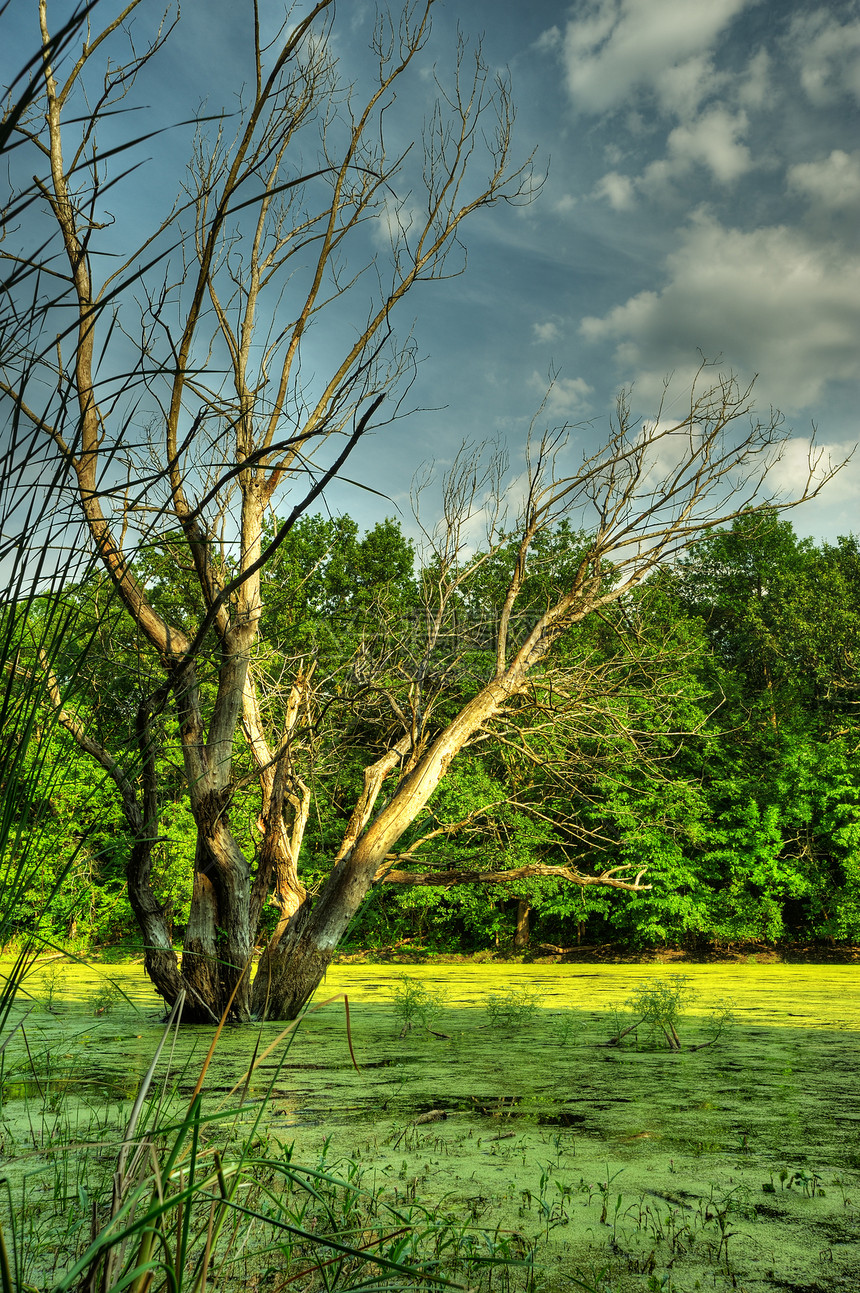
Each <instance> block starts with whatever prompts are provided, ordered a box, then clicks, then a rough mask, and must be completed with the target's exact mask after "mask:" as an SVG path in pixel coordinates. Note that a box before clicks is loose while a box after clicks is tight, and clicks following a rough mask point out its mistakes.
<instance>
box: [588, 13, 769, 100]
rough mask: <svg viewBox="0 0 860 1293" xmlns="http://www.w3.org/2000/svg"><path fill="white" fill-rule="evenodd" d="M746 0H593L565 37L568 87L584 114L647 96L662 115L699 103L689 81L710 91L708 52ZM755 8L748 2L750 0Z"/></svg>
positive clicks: (711, 78) (710, 77)
mask: <svg viewBox="0 0 860 1293" xmlns="http://www.w3.org/2000/svg"><path fill="white" fill-rule="evenodd" d="M750 2H751V0H592V2H591V4H590V5H589V6H588V8H587V9H586V11H585V13H584V15H583V16H582V17H576V18H573V19H571V20H570V21H569V22H568V24H567V27H566V29H565V32H564V46H563V59H564V65H565V73H566V78H567V87H568V90H569V92H570V95H571V98H572V99H573V101H574V103H575V104H576V106H577V107H579V108H581V109H583V110H584V111H587V112H595V113H599V112H605V111H607V110H609V109H612V108H617V107H619V106H620V105H621V104H624V103H626V102H627V101H628V100H629V99H630V98H631V97H633V95H634V93H635V92H636V91H640V90H643V89H644V90H650V91H652V92H653V93H655V94H656V95H657V98H658V100H659V102H660V103H661V104H662V105H663V106H664V107H665V108H667V109H669V110H672V111H676V112H677V111H678V110H679V108H682V107H683V106H684V105H685V104H687V105H688V106H689V105H692V107H693V108H695V107H696V106H697V105H698V102H699V101H700V98H701V96H700V95H699V94H698V90H697V86H696V84H695V76H696V73H697V72H698V75H699V78H700V79H701V78H704V79H705V82H706V84H705V86H704V87H703V88H704V90H705V91H709V90H710V88H711V82H712V80H713V78H714V75H715V74H714V72H713V70H712V68H711V67H710V63H709V60H708V59H707V53H708V51H709V50H710V48H711V46H712V44H713V42H714V40H715V38H716V37H717V36H718V35H719V33H720V32H721V31H722V30H723V28H724V27H726V26H727V24H728V23H729V22H730V21H731V19H732V18H733V17H734V16H735V15H736V14H738V13H739V12H740V11H741V10H742V9H743V8H745V7H746V6H747V5H748V4H749V3H750ZM753 2H754V0H753Z"/></svg>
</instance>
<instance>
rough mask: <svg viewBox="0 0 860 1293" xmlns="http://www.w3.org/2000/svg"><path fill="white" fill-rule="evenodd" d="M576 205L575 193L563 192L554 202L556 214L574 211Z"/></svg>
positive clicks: (553, 206) (553, 207)
mask: <svg viewBox="0 0 860 1293" xmlns="http://www.w3.org/2000/svg"><path fill="white" fill-rule="evenodd" d="M575 206H576V198H575V197H574V196H573V194H572V193H562V195H561V197H560V198H556V200H555V201H554V202H553V204H552V209H553V211H554V212H555V213H556V215H567V213H568V211H572V210H573V208H574V207H575Z"/></svg>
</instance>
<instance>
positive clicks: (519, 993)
mask: <svg viewBox="0 0 860 1293" xmlns="http://www.w3.org/2000/svg"><path fill="white" fill-rule="evenodd" d="M542 1000H543V998H542V997H541V994H540V992H539V991H538V989H537V988H535V987H533V985H532V984H530V983H523V984H522V985H521V986H520V987H518V988H509V989H508V991H507V992H503V993H493V994H492V995H491V996H489V997H487V1004H486V1007H485V1008H486V1011H487V1018H488V1020H489V1021H490V1027H491V1028H521V1027H522V1026H523V1024H527V1023H529V1022H530V1021H531V1020H532V1019H534V1017H535V1015H536V1014H537V1012H538V1010H539V1009H540V1006H541V1002H542Z"/></svg>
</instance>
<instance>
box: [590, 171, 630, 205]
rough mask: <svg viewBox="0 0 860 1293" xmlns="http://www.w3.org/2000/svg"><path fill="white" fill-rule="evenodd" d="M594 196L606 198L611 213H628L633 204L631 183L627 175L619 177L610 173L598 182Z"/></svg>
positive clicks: (615, 172)
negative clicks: (611, 210)
mask: <svg viewBox="0 0 860 1293" xmlns="http://www.w3.org/2000/svg"><path fill="white" fill-rule="evenodd" d="M594 196H595V197H597V198H606V200H607V202H608V203H609V205H610V206H611V207H612V209H613V211H629V210H630V208H631V207H632V206H633V204H634V196H633V181H632V180H631V179H630V177H629V175H619V173H618V171H610V172H609V173H608V175H604V176H603V178H602V179H601V180H598V182H597V184H596V185H595V187H594Z"/></svg>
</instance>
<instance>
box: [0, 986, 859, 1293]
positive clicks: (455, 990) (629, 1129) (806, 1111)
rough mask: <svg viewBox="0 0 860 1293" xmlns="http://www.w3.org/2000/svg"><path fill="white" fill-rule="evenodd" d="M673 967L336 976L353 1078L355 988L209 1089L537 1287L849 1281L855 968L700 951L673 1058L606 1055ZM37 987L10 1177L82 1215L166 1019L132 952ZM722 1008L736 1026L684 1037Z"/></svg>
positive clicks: (855, 1176) (829, 1284) (180, 1055)
mask: <svg viewBox="0 0 860 1293" xmlns="http://www.w3.org/2000/svg"><path fill="white" fill-rule="evenodd" d="M672 972H673V971H672V970H667V969H666V968H664V967H661V966H656V965H650V964H649V965H642V966H630V965H614V966H613V965H610V966H592V965H564V966H559V965H552V966H520V965H516V966H508V965H501V966H500V965H488V964H466V965H440V966H422V967H408V969H404V967H400V966H397V967H393V966H355V965H344V966H336V967H333V968H332V969H331V971H330V972H329V975H328V978H327V980H326V983H325V985H324V987H323V989H322V990H321V992H320V993H319V994H318V997H317V1000H318V1001H320V1002H324V1001H326V999H327V998H330V997H335V996H336V994H338V993H341V994H342V993H344V992H345V993H347V994H348V997H349V1004H350V1017H351V1037H352V1045H353V1050H354V1053H355V1059H356V1061H357V1064H358V1066H359V1070H360V1071H359V1072H356V1071H355V1069H354V1068H353V1066H352V1063H351V1059H350V1053H349V1046H348V1041H347V1032H346V1027H345V1012H344V1006H343V1000H342V998H341V999H340V1000H333V1001H329V1002H328V1004H325V1005H322V1006H321V1007H320V1008H319V1009H318V1010H316V1011H315V1012H313V1013H311V1014H310V1015H309V1017H308V1018H307V1019H306V1020H305V1022H304V1023H303V1024H302V1026H301V1028H300V1029H299V1030H298V1033H297V1034H296V1035H295V1036H294V1037H293V1038H292V1040H291V1041H290V1042H289V1045H288V1046H287V1048H286V1049H285V1046H286V1043H284V1044H281V1045H280V1046H278V1047H276V1048H275V1049H274V1050H273V1051H272V1053H271V1054H269V1055H268V1056H266V1057H265V1058H264V1059H263V1060H262V1062H261V1063H260V1064H259V1066H258V1067H257V1069H256V1070H255V1072H254V1074H253V1076H252V1078H251V1079H250V1082H249V1083H248V1085H247V1087H245V1084H244V1082H243V1075H244V1074H245V1072H246V1070H247V1068H248V1065H249V1063H250V1062H251V1058H252V1052H253V1051H254V1048H255V1045H256V1044H257V1039H258V1037H259V1038H260V1045H259V1052H260V1053H263V1052H264V1051H265V1050H266V1048H267V1047H268V1046H269V1045H270V1044H271V1043H272V1042H273V1041H274V1040H275V1039H276V1038H277V1037H278V1035H279V1033H280V1032H281V1027H280V1026H279V1025H277V1024H266V1025H264V1026H263V1027H262V1028H259V1027H257V1028H255V1027H249V1028H245V1029H240V1028H234V1029H230V1030H226V1031H225V1033H224V1034H223V1035H222V1038H221V1040H220V1042H219V1045H218V1049H217V1051H216V1053H215V1057H214V1059H213V1062H212V1065H211V1067H210V1069H209V1072H208V1074H207V1079H206V1086H205V1091H206V1092H207V1100H208V1101H209V1104H210V1107H214V1106H215V1105H217V1103H218V1101H219V1100H221V1099H225V1100H227V1101H228V1104H229V1105H231V1106H232V1105H235V1104H236V1103H237V1102H238V1100H239V1097H238V1096H233V1097H232V1098H230V1097H229V1093H230V1092H231V1091H232V1089H233V1088H234V1086H235V1085H236V1084H237V1083H239V1084H240V1089H241V1090H242V1092H243V1094H244V1097H245V1106H244V1108H245V1109H246V1111H247V1112H246V1114H245V1116H246V1117H247V1118H250V1117H256V1116H257V1115H258V1114H260V1111H261V1108H262V1118H261V1120H260V1123H259V1134H260V1136H261V1137H262V1138H263V1140H268V1142H269V1143H270V1144H271V1143H272V1142H273V1141H277V1142H281V1143H294V1145H295V1150H294V1157H295V1159H296V1160H298V1161H302V1162H305V1163H310V1164H315V1163H317V1162H318V1161H319V1160H320V1157H321V1155H325V1159H326V1162H327V1163H328V1164H329V1166H330V1167H331V1166H334V1167H339V1170H340V1171H341V1172H346V1170H347V1164H348V1162H349V1161H354V1162H358V1163H359V1164H360V1165H361V1166H362V1168H364V1169H365V1171H366V1175H365V1178H364V1179H365V1182H366V1184H367V1185H368V1186H370V1187H372V1188H374V1189H375V1190H377V1191H382V1192H383V1194H384V1197H387V1198H390V1199H392V1200H397V1201H398V1202H408V1201H409V1200H412V1199H414V1200H417V1201H419V1202H421V1203H423V1204H424V1205H425V1206H430V1207H432V1208H433V1209H435V1210H436V1211H437V1212H440V1213H445V1214H450V1215H451V1216H452V1218H459V1219H461V1220H462V1221H464V1222H466V1221H469V1222H472V1223H474V1225H475V1226H477V1227H479V1228H484V1229H485V1230H486V1232H487V1234H488V1235H489V1236H491V1237H492V1236H496V1237H497V1236H498V1235H499V1234H506V1235H507V1236H508V1237H509V1238H510V1241H511V1246H512V1251H514V1252H517V1251H519V1252H525V1251H533V1252H534V1255H535V1262H536V1282H537V1287H538V1288H541V1287H545V1288H553V1289H554V1288H559V1289H560V1288H566V1289H575V1288H577V1287H580V1285H577V1284H576V1282H575V1280H576V1279H579V1280H581V1281H583V1285H584V1286H586V1287H589V1288H592V1289H595V1290H600V1293H610V1291H611V1293H627V1290H646V1291H647V1293H652V1291H655V1293H656V1291H657V1290H674V1291H675V1293H692V1291H693V1290H695V1289H731V1288H737V1289H742V1290H746V1293H764V1291H765V1290H786V1291H794V1293H800V1291H803V1293H813V1291H817V1293H831V1291H832V1293H856V1291H857V1290H860V1098H858V1097H860V1071H858V1062H859V1061H860V992H858V989H857V977H856V976H857V970H856V968H854V967H852V966H835V967H833V966H808V965H803V966H796V965H782V964H777V965H773V964H769V965H757V964H733V965H717V966H712V965H708V966H703V965H690V966H686V965H685V966H684V967H683V969H682V972H683V976H684V978H685V980H686V983H687V986H688V987H689V988H690V989H692V992H693V993H694V994H695V995H694V996H693V997H692V998H691V1000H690V1002H689V1005H688V1007H687V1009H686V1010H684V1012H683V1013H682V1014H681V1015H680V1016H679V1018H678V1020H677V1022H676V1027H677V1030H678V1035H679V1037H680V1040H681V1043H682V1049H681V1050H680V1051H670V1050H668V1049H667V1047H666V1043H665V1041H664V1040H662V1038H658V1037H651V1038H649V1035H648V1032H647V1029H646V1028H645V1027H644V1026H643V1027H640V1029H639V1030H638V1034H639V1035H638V1041H637V1040H636V1034H628V1036H627V1037H626V1038H624V1039H623V1041H622V1043H621V1044H619V1045H616V1046H613V1047H606V1046H605V1045H603V1043H605V1042H606V1041H607V1040H608V1039H609V1038H611V1037H613V1036H614V1035H616V1034H618V1033H619V1032H620V1031H621V1030H622V1029H623V1028H624V1027H625V1026H626V1024H627V1023H628V1022H632V1018H633V1017H632V1016H631V1015H630V1014H629V1011H628V1010H627V1007H626V1005H625V1003H626V1002H627V1001H629V999H630V998H631V997H634V996H636V995H637V994H638V993H640V992H641V990H642V988H643V986H645V987H647V986H649V985H650V986H653V985H655V984H657V983H660V982H662V983H666V982H669V983H670V984H671V983H672ZM404 975H405V978H406V979H407V980H408V987H405V986H404ZM111 984H113V985H115V987H113V986H111ZM25 986H26V988H27V990H28V991H29V993H30V994H31V1000H30V1001H28V1000H27V997H26V996H24V995H22V997H21V999H20V1003H19V1006H18V1007H17V1008H16V1009H18V1010H19V1012H20V1013H21V1014H23V1013H24V1012H25V1011H26V1010H27V1009H28V1008H29V1009H30V1013H29V1015H28V1016H27V1019H26V1021H25V1024H24V1029H25V1032H26V1041H27V1046H28V1047H29V1055H28V1053H27V1050H26V1048H25V1046H24V1044H23V1040H22V1036H21V1033H20V1032H19V1033H18V1034H16V1036H15V1037H14V1038H13V1039H12V1041H11V1042H10V1044H9V1046H8V1048H7V1051H6V1052H5V1054H4V1056H3V1072H2V1086H0V1094H2V1110H0V1137H2V1145H0V1150H2V1162H0V1172H2V1171H3V1170H5V1173H6V1175H7V1178H8V1180H9V1181H10V1182H11V1183H12V1185H13V1189H14V1190H15V1191H17V1190H19V1189H22V1188H23V1181H24V1179H25V1178H27V1179H28V1180H29V1182H30V1192H29V1197H30V1199H31V1200H37V1199H38V1191H39V1190H40V1189H41V1190H42V1192H43V1198H42V1207H43V1208H45V1209H50V1208H51V1207H56V1206H57V1202H58V1200H59V1204H60V1205H61V1206H69V1200H72V1205H71V1206H72V1207H73V1201H74V1196H75V1189H76V1183H77V1184H79V1183H80V1181H81V1180H82V1179H84V1177H85V1176H86V1174H87V1173H90V1176H89V1177H87V1179H95V1177H94V1176H93V1175H92V1174H94V1173H95V1174H97V1173H98V1171H99V1170H101V1171H104V1170H107V1171H110V1168H111V1162H112V1158H113V1156H114V1155H115V1146H116V1141H117V1129H118V1128H119V1127H121V1125H122V1123H123V1119H124V1117H127V1114H128V1108H129V1104H130V1101H131V1100H132V1099H133V1097H134V1094H135V1092H136V1089H137V1083H138V1081H139V1079H140V1077H141V1076H142V1074H143V1073H144V1071H145V1070H146V1068H147V1067H148V1065H149V1062H150V1059H151V1057H152V1054H153V1052H154V1050H155V1046H156V1045H157V1042H158V1039H159V1037H160V1036H161V1032H162V1026H161V1023H160V1020H161V1018H162V1015H163V1012H162V1010H161V1009H160V1008H159V1002H158V999H157V998H156V997H155V996H154V994H153V993H152V992H151V990H150V989H149V987H148V985H147V983H146V981H145V979H144V977H143V972H142V969H141V967H140V966H139V965H137V964H126V965H120V966H105V967H92V968H91V969H86V968H84V967H81V966H78V965H73V964H69V963H66V962H60V961H54V962H51V963H48V964H45V963H44V962H43V963H41V964H40V966H39V967H38V968H37V969H36V970H35V971H34V973H33V975H32V976H31V977H30V979H29V980H28V981H27V984H26V985H25ZM117 989H121V991H122V993H124V994H125V996H122V995H119V992H118V991H117ZM416 991H417V994H418V1000H419V1004H420V1001H421V999H422V998H423V1000H424V1002H425V1005H426V1004H427V1002H428V1001H430V1002H433V1001H434V1000H435V1003H436V1008H435V1012H433V1013H432V1014H431V1013H427V1012H425V1019H426V1022H427V1023H428V1024H429V1029H428V1028H427V1027H424V1026H423V1025H422V1022H421V1019H420V1012H419V1014H416V1013H415V1012H414V1011H413V1027H412V1028H411V1029H409V1030H408V1031H407V1032H406V1033H405V1034H404V1035H402V1036H401V1035H400V1034H401V1031H402V1027H403V1023H404V1018H405V1015H407V1014H408V1013H409V1011H408V1008H406V1007H405V1006H404V1002H405V1000H406V996H408V994H409V993H411V994H412V995H413V997H414V995H415V993H416ZM404 994H406V996H405V995H404ZM726 1001H731V1003H732V1007H733V1014H734V1023H732V1024H731V1025H729V1026H728V1027H727V1028H726V1029H725V1031H724V1032H723V1034H722V1036H721V1037H720V1038H719V1039H718V1040H717V1041H716V1042H715V1043H714V1044H713V1045H709V1046H705V1047H703V1048H702V1049H699V1050H693V1049H691V1048H692V1047H693V1046H695V1045H697V1044H699V1043H702V1042H706V1041H708V1039H709V1038H710V1037H712V1036H713V1030H712V1029H711V1028H710V1025H709V1018H710V1017H711V1015H712V1013H713V1012H714V1011H717V1013H719V1009H720V1003H724V1002H726ZM488 1002H489V1005H490V1011H489V1013H488V1008H487V1007H488ZM398 1003H399V1013H398V1012H397V1011H396V1007H397V1005H398ZM212 1032H213V1030H212V1029H208V1028H193V1029H192V1028H189V1029H184V1030H182V1031H181V1032H180V1033H179V1036H178V1040H177V1044H176V1046H175V1048H174V1050H173V1053H172V1056H171V1059H170V1065H171V1067H172V1073H173V1079H172V1080H173V1081H174V1083H175V1086H176V1089H177V1091H178V1093H179V1094H180V1095H184V1097H185V1099H186V1100H187V1097H188V1095H189V1094H190V1092H191V1090H192V1089H193V1087H194V1084H195V1082H196V1079H197V1075H198V1072H199V1069H200V1066H201V1064H202V1062H203V1058H204V1056H205V1054H206V1051H207V1050H208V1047H209V1043H210V1041H211V1038H212ZM163 1067H166V1061H165V1064H164V1065H163ZM431 1115H432V1116H431ZM443 1115H444V1116H443ZM72 1142H75V1143H76V1144H77V1145H78V1146H79V1148H77V1149H75V1150H74V1152H72V1153H71V1156H70V1154H69V1153H65V1156H64V1154H63V1153H61V1151H60V1147H67V1146H68V1145H69V1144H70V1143H72ZM92 1142H97V1144H96V1146H95V1148H93V1149H90V1150H88V1149H87V1148H86V1145H87V1144H88V1143H92ZM52 1156H53V1166H52V1171H51V1172H50V1173H47V1174H46V1173H45V1164H46V1162H47V1160H48V1159H50V1158H52ZM60 1159H62V1162H63V1164H64V1165H63V1166H62V1168H61V1169H58V1166H57V1164H58V1163H59V1162H60ZM90 1159H92V1160H93V1161H92V1162H90ZM85 1162H86V1163H87V1164H88V1165H87V1166H86V1168H85V1167H84V1164H85ZM99 1162H100V1163H101V1167H99V1166H98V1164H99ZM58 1182H59V1184H58ZM34 1191H35V1193H34ZM31 1206H32V1204H31Z"/></svg>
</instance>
